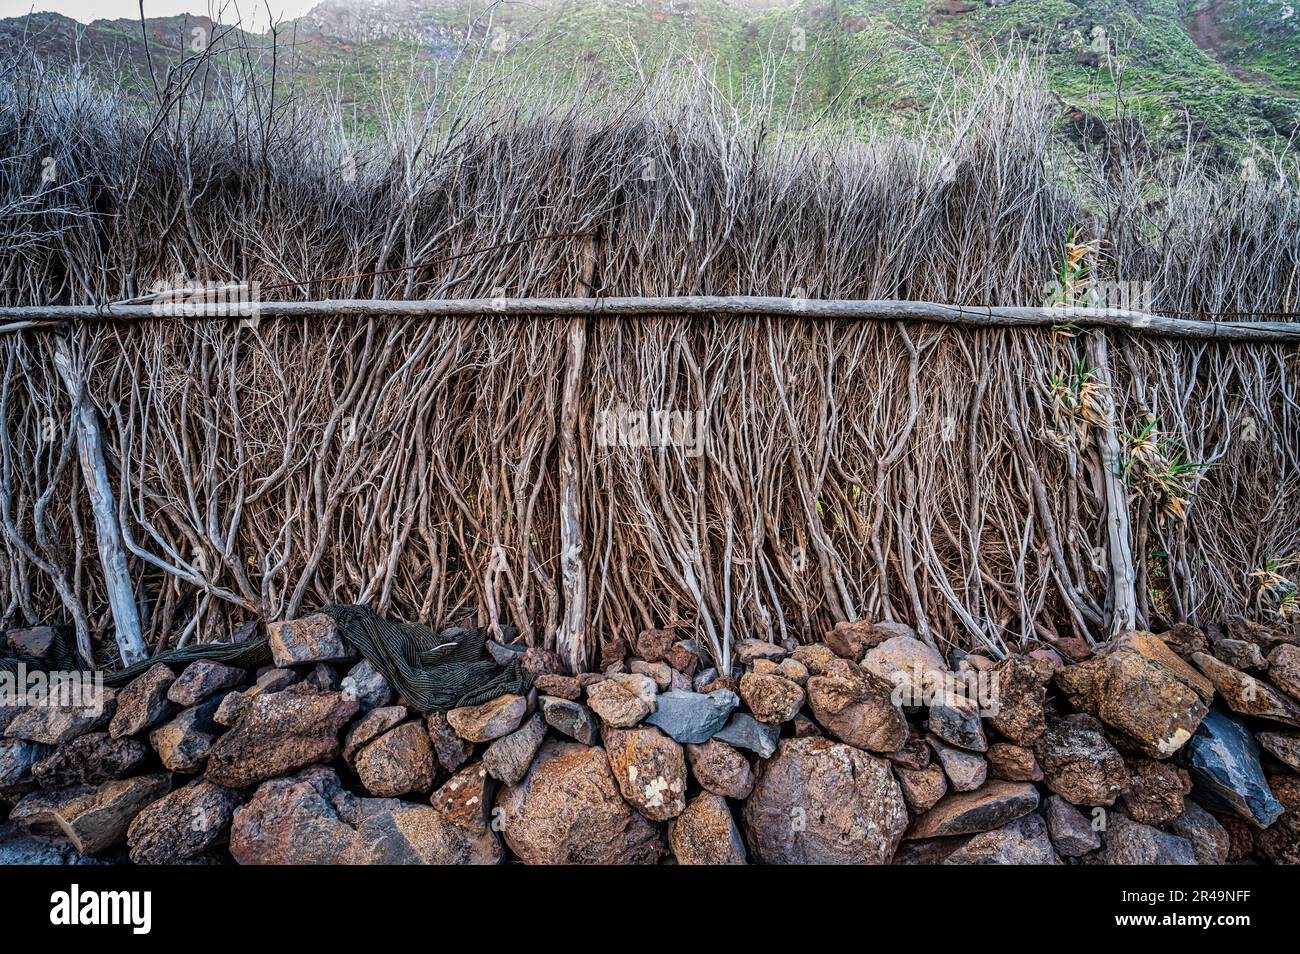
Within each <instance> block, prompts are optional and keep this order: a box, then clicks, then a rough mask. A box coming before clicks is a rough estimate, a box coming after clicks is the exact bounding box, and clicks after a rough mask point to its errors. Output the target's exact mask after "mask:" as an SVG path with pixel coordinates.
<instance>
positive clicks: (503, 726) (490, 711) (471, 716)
mask: <svg viewBox="0 0 1300 954" xmlns="http://www.w3.org/2000/svg"><path fill="white" fill-rule="evenodd" d="M527 711H528V699H527V698H526V697H524V696H520V695H515V694H510V693H508V694H506V695H503V696H497V697H496V698H495V699H489V700H488V701H487V702H484V703H482V704H481V705H477V706H463V707H461V708H459V709H449V710H448V711H447V722H448V724H449V725H450V726H451V727H452V729H453V730H455V732H456V734H457V735H458V736H460V737H461V738H462V739H464V740H465V741H466V742H491V741H492V740H493V739H499V738H501V736H503V735H509V734H510V733H511V732H513V731H515V729H517V728H519V724H520V723H521V722H523V719H524V714H525V713H526V712H527Z"/></svg>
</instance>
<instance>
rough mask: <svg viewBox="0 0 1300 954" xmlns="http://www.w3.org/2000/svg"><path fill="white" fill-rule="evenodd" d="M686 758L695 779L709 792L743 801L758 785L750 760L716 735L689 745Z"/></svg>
mask: <svg viewBox="0 0 1300 954" xmlns="http://www.w3.org/2000/svg"><path fill="white" fill-rule="evenodd" d="M686 760H687V762H688V763H689V764H690V767H691V774H692V775H694V776H695V781H697V782H699V784H700V787H701V788H702V789H704V790H705V791H706V792H712V793H713V794H715V795H722V796H724V797H726V798H734V799H738V800H739V799H745V798H748V797H749V793H750V791H751V790H753V788H754V770H753V769H751V768H750V767H749V759H747V758H745V757H744V756H743V755H741V754H740V753H739V752H738V751H736V749H734V748H732V747H731V746H730V745H728V744H727V743H725V742H722V741H720V740H719V739H717V738H716V737H715V738H712V739H709V741H707V742H704V743H702V744H700V745H688V746H686Z"/></svg>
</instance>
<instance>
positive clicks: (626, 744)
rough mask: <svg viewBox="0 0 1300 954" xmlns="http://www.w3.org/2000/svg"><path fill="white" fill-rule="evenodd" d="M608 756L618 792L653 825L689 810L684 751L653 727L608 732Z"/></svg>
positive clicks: (606, 753)
mask: <svg viewBox="0 0 1300 954" xmlns="http://www.w3.org/2000/svg"><path fill="white" fill-rule="evenodd" d="M602 740H603V741H604V743H605V756H606V758H608V759H609V768H610V771H611V772H613V773H614V780H615V781H616V782H618V789H619V791H620V792H622V793H623V797H624V798H625V799H627V801H628V803H629V804H631V806H632V807H633V808H635V809H636V810H637V811H639V812H640V813H641V814H642V815H644V816H645V817H646V818H649V819H650V820H651V821H667V820H668V819H669V818H673V817H675V816H677V815H680V814H681V812H682V809H684V808H685V807H686V758H685V756H684V755H683V753H682V747H681V746H680V745H678V744H677V743H676V742H674V741H673V740H672V739H670V738H669V737H668V736H666V735H664V734H663V733H662V732H660V731H659V730H658V729H656V728H653V727H652V726H643V727H640V728H635V729H606V730H605V731H604V733H603V735H602Z"/></svg>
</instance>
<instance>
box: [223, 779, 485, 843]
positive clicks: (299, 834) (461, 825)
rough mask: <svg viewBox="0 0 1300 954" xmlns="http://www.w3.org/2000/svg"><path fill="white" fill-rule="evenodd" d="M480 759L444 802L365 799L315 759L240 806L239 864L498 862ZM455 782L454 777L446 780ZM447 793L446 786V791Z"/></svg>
mask: <svg viewBox="0 0 1300 954" xmlns="http://www.w3.org/2000/svg"><path fill="white" fill-rule="evenodd" d="M480 770H481V767H480V766H471V767H469V768H466V769H465V770H464V772H465V773H469V777H468V778H462V776H461V775H459V774H458V775H457V776H456V777H454V778H453V779H452V781H453V782H456V789H455V790H456V791H461V792H464V793H467V795H465V796H463V797H457V796H455V795H454V794H449V795H448V796H447V797H445V798H440V797H439V795H438V794H435V796H434V798H435V799H437V800H439V801H440V804H441V806H442V807H441V808H438V807H434V806H433V805H420V804H417V803H415V802H405V801H401V800H399V799H396V798H359V797H357V796H355V795H352V794H351V793H349V792H347V791H345V790H344V789H343V788H342V787H341V786H340V785H339V780H338V776H337V775H335V773H334V772H333V770H331V769H328V768H326V767H324V766H321V765H313V766H311V767H310V768H307V769H305V770H303V771H302V772H300V773H299V774H297V775H294V776H291V777H289V778H277V779H273V780H272V781H269V782H266V783H264V784H263V785H261V786H260V787H259V788H258V789H257V792H256V794H255V795H254V796H253V798H252V800H251V801H249V803H248V804H247V805H245V806H243V807H242V808H240V809H239V810H238V811H236V812H235V818H234V822H233V824H232V826H231V832H230V853H231V855H233V856H234V858H235V860H236V861H238V862H239V863H240V864H245V865H251V864H349V865H355V864H363V865H372V864H374V865H379V864H433V865H447V864H496V863H497V862H499V861H500V860H501V847H500V844H499V843H498V842H497V840H496V838H495V836H494V835H493V833H492V831H491V829H490V827H489V826H488V825H487V823H486V820H485V815H484V814H483V813H480V814H478V815H475V814H474V812H473V806H472V805H469V804H467V803H468V802H470V801H472V800H474V799H477V805H479V806H480V807H481V806H482V805H483V803H484V800H483V797H482V788H481V787H480V786H479V781H476V779H477V777H478V772H479V771H480ZM447 784H448V785H449V786H450V785H451V784H452V782H448V783H447ZM439 791H440V792H441V791H442V790H439Z"/></svg>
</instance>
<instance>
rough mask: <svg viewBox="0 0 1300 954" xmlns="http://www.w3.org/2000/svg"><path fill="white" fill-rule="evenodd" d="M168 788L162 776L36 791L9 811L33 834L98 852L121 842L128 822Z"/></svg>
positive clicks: (12, 819) (93, 852) (135, 777)
mask: <svg viewBox="0 0 1300 954" xmlns="http://www.w3.org/2000/svg"><path fill="white" fill-rule="evenodd" d="M170 787H171V783H170V780H169V778H168V776H167V775H166V774H164V773H161V772H160V773H157V774H153V775H137V776H134V777H133V778H124V779H118V780H115V781H112V782H105V783H104V784H103V785H98V786H94V787H89V786H81V787H78V788H70V789H64V790H63V791H60V792H35V793H33V794H31V795H28V796H27V797H25V798H24V799H23V800H22V801H20V802H19V803H18V804H17V805H15V806H14V808H13V811H12V812H10V814H9V818H10V820H11V821H15V822H18V823H20V824H22V825H23V826H24V827H26V828H27V829H28V830H29V831H31V832H34V833H35V834H56V833H59V832H62V833H63V834H64V835H66V836H67V838H68V840H69V841H71V842H72V844H73V847H75V848H76V849H77V851H79V852H81V853H82V854H87V855H93V854H98V853H99V852H101V851H103V850H104V849H106V848H112V847H113V846H114V845H120V844H121V843H122V842H123V841H124V840H125V839H126V832H127V828H128V827H129V826H130V824H131V821H132V819H134V818H135V816H136V815H138V814H140V812H141V811H143V810H144V808H145V806H146V805H148V804H149V803H151V802H153V801H156V800H157V799H159V798H161V797H162V796H163V795H165V794H166V793H167V790H168V788H170Z"/></svg>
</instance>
